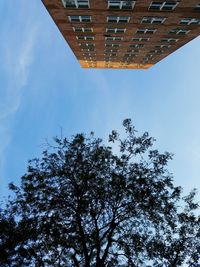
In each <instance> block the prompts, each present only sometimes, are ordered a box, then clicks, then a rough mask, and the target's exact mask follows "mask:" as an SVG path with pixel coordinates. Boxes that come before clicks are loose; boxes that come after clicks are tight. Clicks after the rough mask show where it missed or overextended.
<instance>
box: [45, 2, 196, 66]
mask: <svg viewBox="0 0 200 267" xmlns="http://www.w3.org/2000/svg"><path fill="white" fill-rule="evenodd" d="M42 2H43V3H44V5H45V7H46V8H47V10H48V12H49V14H50V15H51V17H52V18H53V20H54V21H55V23H56V25H57V26H58V28H59V30H60V32H61V33H62V35H63V37H64V38H65V40H66V41H67V43H68V44H69V46H70V47H71V49H72V51H73V52H74V54H75V56H76V57H77V59H78V61H79V62H80V65H81V66H82V67H83V68H117V69H118V68H125V69H126V68H130V69H148V68H149V67H151V66H152V65H154V64H155V63H157V62H159V61H160V60H162V59H163V58H165V57H166V56H168V55H169V54H171V53H172V52H174V51H175V50H177V49H178V48H179V47H181V46H183V45H184V44H186V43H187V42H189V41H190V40H192V39H194V38H195V37H197V36H198V35H199V33H200V0H178V1H175V0H174V1H173V0H171V1H162V0H160V1H158V0H156V1H152V0H136V1H132V0H123V1H121V0H42Z"/></svg>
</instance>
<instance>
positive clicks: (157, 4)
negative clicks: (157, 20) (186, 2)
mask: <svg viewBox="0 0 200 267" xmlns="http://www.w3.org/2000/svg"><path fill="white" fill-rule="evenodd" d="M177 5H178V2H175V1H164V2H163V1H152V2H151V4H150V6H149V9H150V10H164V11H165V10H166V11H170V10H174V9H175V8H176V6H177Z"/></svg>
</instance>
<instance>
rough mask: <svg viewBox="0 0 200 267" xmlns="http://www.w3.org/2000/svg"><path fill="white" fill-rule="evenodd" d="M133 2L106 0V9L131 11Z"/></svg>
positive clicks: (128, 0) (129, 0) (127, 0)
mask: <svg viewBox="0 0 200 267" xmlns="http://www.w3.org/2000/svg"><path fill="white" fill-rule="evenodd" d="M134 5H135V1H131V0H126V1H121V0H108V8H110V9H133V7H134Z"/></svg>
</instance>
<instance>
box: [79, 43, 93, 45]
mask: <svg viewBox="0 0 200 267" xmlns="http://www.w3.org/2000/svg"><path fill="white" fill-rule="evenodd" d="M79 45H80V46H94V44H93V43H80V44H79Z"/></svg>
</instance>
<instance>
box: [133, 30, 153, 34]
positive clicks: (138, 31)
mask: <svg viewBox="0 0 200 267" xmlns="http://www.w3.org/2000/svg"><path fill="white" fill-rule="evenodd" d="M154 32H156V29H138V30H137V33H141V34H153V33H154Z"/></svg>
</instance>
